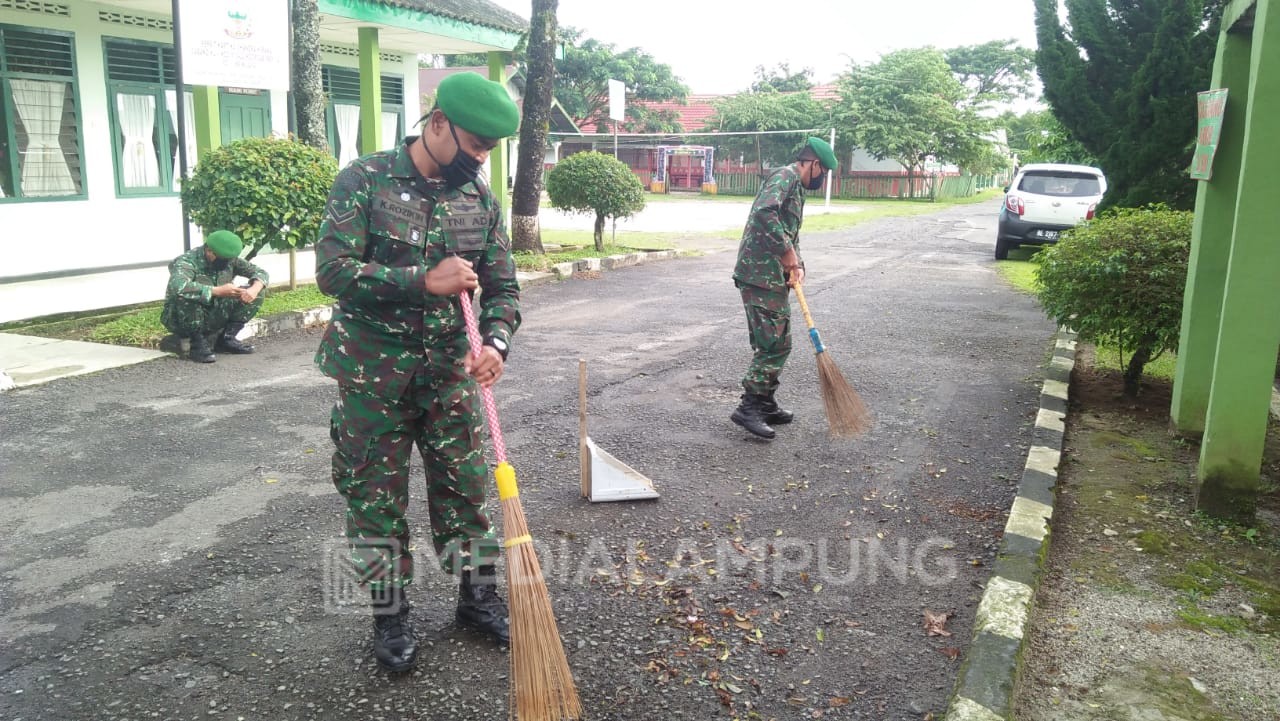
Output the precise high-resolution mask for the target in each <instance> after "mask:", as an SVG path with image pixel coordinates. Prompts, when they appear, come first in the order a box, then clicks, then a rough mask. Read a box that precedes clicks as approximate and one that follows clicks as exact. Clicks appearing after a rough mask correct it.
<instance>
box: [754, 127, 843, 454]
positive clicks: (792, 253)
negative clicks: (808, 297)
mask: <svg viewBox="0 0 1280 721" xmlns="http://www.w3.org/2000/svg"><path fill="white" fill-rule="evenodd" d="M836 165H837V163H836V156H835V153H834V152H832V150H831V146H830V145H828V144H827V142H826V141H824V140H822V139H821V138H809V139H808V140H807V141H806V142H805V146H804V148H803V149H802V150H801V151H800V154H799V155H798V156H797V157H796V160H795V162H793V163H791V164H790V165H785V166H783V167H781V168H778V169H777V170H775V171H774V172H773V174H772V175H770V176H769V177H768V178H766V179H765V181H764V183H763V184H762V185H761V186H760V192H759V193H757V194H756V199H755V202H754V203H753V204H752V205H751V214H750V216H748V218H747V227H746V228H745V229H744V230H743V231H742V243H741V245H739V246H738V262H737V264H736V265H735V266H734V269H733V282H734V285H736V286H737V287H738V291H739V292H740V293H741V294H742V305H743V307H744V308H746V311H747V333H748V334H749V336H750V338H751V350H752V351H753V355H752V358H751V365H750V366H749V367H748V368H747V373H746V375H744V376H743V378H742V388H743V394H742V402H741V403H740V404H739V405H738V407H737V409H735V410H734V411H733V415H731V416H730V419H732V420H733V422H734V423H737V424H738V425H740V426H742V427H743V428H745V429H746V430H747V431H749V432H750V433H752V434H754V435H756V436H759V437H761V438H765V439H770V438H773V437H774V435H776V434H775V432H774V430H773V428H772V427H771V426H773V425H780V424H783V423H790V422H791V418H792V414H791V412H790V411H787V410H783V409H782V408H780V407H779V406H778V402H777V400H776V399H775V398H774V393H775V392H776V391H777V389H778V376H780V375H781V374H782V368H783V366H784V365H786V363H787V356H789V355H790V354H791V305H790V303H789V299H788V293H789V292H790V290H789V289H790V288H791V287H793V286H795V285H798V284H799V283H800V282H801V281H803V279H804V263H803V261H802V260H801V259H800V252H799V251H800V224H801V222H803V220H804V191H805V189H806V188H807V189H809V190H817V189H819V188H821V187H822V181H823V178H825V177H826V174H827V171H828V170H835V168H836Z"/></svg>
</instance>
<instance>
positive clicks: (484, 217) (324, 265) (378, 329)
mask: <svg viewBox="0 0 1280 721" xmlns="http://www.w3.org/2000/svg"><path fill="white" fill-rule="evenodd" d="M417 141H418V138H417V137H416V136H415V137H410V138H407V139H406V140H405V141H404V142H403V143H401V144H400V145H399V146H398V147H396V148H394V149H392V150H386V151H382V152H378V153H373V154H370V155H366V156H363V157H361V158H359V159H357V160H355V161H352V163H351V164H350V165H348V166H347V167H346V168H344V169H343V170H342V171H341V172H339V173H338V177H337V179H336V180H335V181H334V184H333V189H332V190H331V191H330V193H329V201H328V204H327V206H326V207H325V217H324V221H323V222H322V223H321V225H320V237H319V240H318V241H317V242H316V283H317V284H318V285H319V287H320V290H321V291H323V292H325V293H327V294H329V295H332V296H335V297H336V298H337V299H338V308H337V311H336V312H335V313H334V315H333V319H332V320H331V322H330V323H329V328H328V330H326V331H325V334H324V339H323V340H322V341H321V342H320V349H319V350H318V351H316V358H315V360H316V365H317V366H319V368H320V370H321V371H322V372H323V373H324V374H325V375H327V376H329V377H331V378H335V379H337V380H338V382H339V383H342V384H343V385H347V386H351V387H354V388H358V389H360V390H365V391H368V392H371V393H376V394H378V395H381V396H383V397H387V398H397V397H399V396H400V395H401V394H402V393H403V392H404V390H405V388H406V387H407V385H408V383H409V380H410V379H411V378H412V377H413V374H414V373H415V372H417V371H418V370H419V369H425V370H426V371H427V372H428V373H430V372H431V368H432V367H433V366H435V367H437V368H443V367H447V366H451V365H456V364H460V363H461V362H462V359H463V358H464V357H465V355H466V353H467V352H468V350H469V346H468V344H467V336H466V329H465V327H464V325H463V319H462V307H461V306H460V305H459V297H458V296H436V295H431V294H430V293H428V292H427V280H426V279H427V270H428V269H430V268H433V267H435V265H436V264H438V263H439V262H440V261H442V260H444V258H446V257H448V256H450V255H459V256H462V257H463V258H465V259H467V260H469V261H471V262H472V265H473V267H474V269H475V271H476V274H477V275H479V276H480V288H481V289H482V290H483V294H482V295H481V301H480V305H481V308H480V313H479V318H478V320H479V324H480V334H481V335H482V336H485V337H489V336H496V337H500V338H502V339H503V340H505V341H507V342H508V344H509V343H510V340H511V336H512V334H514V333H515V332H516V328H518V327H519V326H520V286H519V285H518V284H517V282H516V267H515V261H514V260H513V259H512V258H511V240H510V239H509V238H508V236H507V231H506V225H505V220H504V217H503V213H502V209H501V207H500V206H499V205H498V200H497V198H495V197H494V195H493V193H492V192H491V191H490V190H489V188H488V186H486V185H484V184H483V183H479V182H476V183H468V184H467V185H464V186H462V187H461V188H458V189H450V188H448V187H447V186H446V185H445V184H444V182H443V181H439V180H429V179H426V178H424V177H422V175H421V174H420V173H419V172H418V170H417V168H416V167H414V165H413V160H412V158H411V157H410V155H409V144H410V143H414V142H417Z"/></svg>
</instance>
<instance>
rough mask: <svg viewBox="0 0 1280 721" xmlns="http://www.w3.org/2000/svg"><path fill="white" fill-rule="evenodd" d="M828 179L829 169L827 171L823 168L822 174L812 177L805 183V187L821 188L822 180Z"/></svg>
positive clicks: (811, 188)
mask: <svg viewBox="0 0 1280 721" xmlns="http://www.w3.org/2000/svg"><path fill="white" fill-rule="evenodd" d="M826 179H827V171H826V170H825V169H823V171H822V174H821V175H819V176H818V177H816V178H813V179H811V180H810V181H809V182H807V183H805V184H804V187H806V188H808V189H809V190H817V189H818V188H821V187H822V181H824V180H826Z"/></svg>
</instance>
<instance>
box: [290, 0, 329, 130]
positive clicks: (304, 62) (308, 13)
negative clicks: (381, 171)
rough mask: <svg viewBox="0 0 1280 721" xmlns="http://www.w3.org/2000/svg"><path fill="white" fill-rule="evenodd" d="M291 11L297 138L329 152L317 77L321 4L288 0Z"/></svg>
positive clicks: (321, 93) (319, 83)
mask: <svg viewBox="0 0 1280 721" xmlns="http://www.w3.org/2000/svg"><path fill="white" fill-rule="evenodd" d="M290 6H291V8H290V9H291V12H292V14H293V58H292V64H293V87H292V88H290V89H291V90H292V91H293V109H294V114H295V116H296V117H297V122H298V129H297V133H298V139H299V140H301V141H302V142H304V143H306V144H307V145H310V146H311V147H313V148H318V149H320V150H323V151H324V152H326V153H327V152H329V138H328V135H326V133H325V127H324V88H323V85H322V84H321V80H320V6H319V4H318V3H317V0H290Z"/></svg>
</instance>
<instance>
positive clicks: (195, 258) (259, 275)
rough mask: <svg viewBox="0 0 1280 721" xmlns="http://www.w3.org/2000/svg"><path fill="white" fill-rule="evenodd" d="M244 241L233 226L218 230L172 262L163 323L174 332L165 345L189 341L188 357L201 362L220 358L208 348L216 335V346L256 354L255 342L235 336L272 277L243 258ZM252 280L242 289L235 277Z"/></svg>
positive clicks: (171, 346)
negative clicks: (254, 349)
mask: <svg viewBox="0 0 1280 721" xmlns="http://www.w3.org/2000/svg"><path fill="white" fill-rule="evenodd" d="M242 250H244V242H243V241H241V240H240V236H238V235H236V234H235V233H232V232H231V231H229V230H216V231H214V232H212V233H210V234H209V235H208V237H206V238H205V241H204V245H202V246H200V247H199V248H192V249H191V250H188V251H187V252H185V253H183V254H182V255H180V256H178V257H177V258H174V259H173V262H172V263H170V264H169V285H168V287H167V288H166V289H165V293H164V310H163V311H161V313H160V322H161V323H163V324H164V327H165V328H167V329H168V330H169V332H170V333H173V336H171V337H169V338H166V339H165V340H164V341H162V342H161V346H160V347H161V349H162V350H173V351H177V345H178V344H177V342H176V341H177V340H179V339H181V338H187V339H189V340H190V341H191V355H190V358H191V360H193V361H196V362H198V363H212V362H214V361H215V360H217V357H216V356H214V354H213V351H212V350H211V349H210V347H209V340H208V336H209V335H216V338H217V339H216V341H215V342H214V343H215V345H216V347H217V349H218V350H223V351H226V352H228V353H252V352H253V346H251V345H249V344H248V343H244V342H241V341H240V340H239V339H237V338H236V336H237V335H238V334H239V333H240V331H241V330H243V329H244V324H245V323H248V322H249V321H250V320H252V319H253V317H254V316H255V315H257V314H258V309H259V308H261V307H262V301H263V300H264V299H263V298H262V296H261V295H260V294H261V293H262V290H263V289H264V288H266V287H267V283H268V282H269V280H270V278H269V276H268V275H267V272H266V271H265V270H263V269H261V268H259V267H258V266H256V265H254V264H253V263H250V262H249V261H247V260H244V259H242V258H241V257H240V251H242ZM237 276H239V277H241V278H248V279H249V286H248V287H247V288H242V287H240V286H237V285H235V283H234V282H233V281H234V280H235V279H236V277H237Z"/></svg>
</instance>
